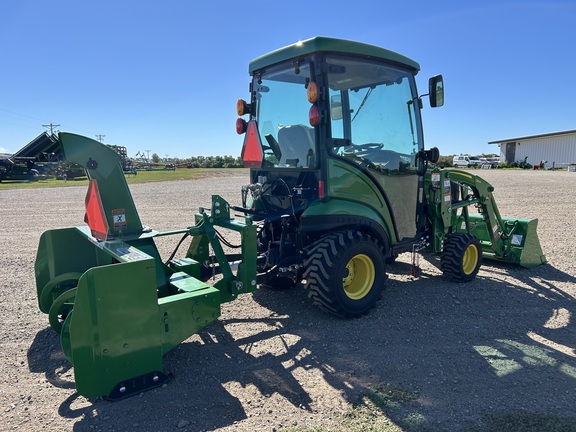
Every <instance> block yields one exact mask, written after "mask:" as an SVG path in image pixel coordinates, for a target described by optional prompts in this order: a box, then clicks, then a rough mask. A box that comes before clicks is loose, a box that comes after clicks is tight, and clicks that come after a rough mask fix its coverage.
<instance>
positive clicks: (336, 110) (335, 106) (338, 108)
mask: <svg viewBox="0 0 576 432" xmlns="http://www.w3.org/2000/svg"><path fill="white" fill-rule="evenodd" d="M330 117H331V118H332V120H342V98H341V97H340V95H335V96H332V97H331V98H330Z"/></svg>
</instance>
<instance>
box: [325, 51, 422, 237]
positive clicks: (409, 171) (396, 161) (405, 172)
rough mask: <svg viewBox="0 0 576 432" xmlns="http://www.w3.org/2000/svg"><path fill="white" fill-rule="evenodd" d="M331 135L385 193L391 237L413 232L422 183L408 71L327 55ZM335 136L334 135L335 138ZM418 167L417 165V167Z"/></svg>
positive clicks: (413, 96) (337, 149)
mask: <svg viewBox="0 0 576 432" xmlns="http://www.w3.org/2000/svg"><path fill="white" fill-rule="evenodd" d="M328 61H329V63H330V62H333V63H334V66H333V67H329V68H328V70H333V71H337V73H334V76H331V75H330V73H329V74H328V81H329V88H330V101H331V109H330V113H331V118H330V122H331V134H332V139H333V141H334V142H342V143H344V144H345V145H342V146H340V147H335V148H334V149H333V152H335V153H336V154H337V155H338V156H340V157H341V158H344V159H347V160H349V161H350V162H352V163H355V164H358V165H359V166H360V167H361V168H362V170H363V171H364V172H366V173H368V174H369V175H370V176H371V178H372V179H373V181H375V182H377V183H378V185H379V186H380V188H381V190H382V191H383V194H384V195H385V196H386V197H387V202H388V203H389V206H390V211H391V213H392V215H393V220H394V224H395V231H396V236H397V241H402V240H403V239H412V238H414V237H415V236H416V234H417V232H418V230H417V228H418V224H419V213H420V209H421V203H422V193H421V188H422V184H423V182H422V181H420V180H421V179H422V177H421V176H420V175H419V170H418V166H417V165H418V162H419V161H418V157H417V156H418V154H419V151H420V149H421V148H422V136H421V127H420V116H419V107H418V106H417V103H414V102H415V101H416V102H417V100H418V99H417V96H416V91H415V85H414V78H413V75H412V73H411V72H409V71H405V70H402V69H398V68H395V67H393V66H389V65H385V64H375V63H374V62H372V61H368V60H358V59H338V58H334V59H328ZM338 139H340V140H338ZM420 171H421V170H420Z"/></svg>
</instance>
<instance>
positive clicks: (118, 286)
mask: <svg viewBox="0 0 576 432" xmlns="http://www.w3.org/2000/svg"><path fill="white" fill-rule="evenodd" d="M59 139H60V142H61V145H62V148H63V152H64V155H65V156H66V158H67V160H69V161H72V162H76V163H78V164H80V165H82V166H83V167H84V168H85V169H86V172H87V175H88V178H89V180H90V186H89V188H88V193H87V196H86V217H85V221H86V223H87V224H88V226H81V227H76V228H65V229H57V230H51V231H47V232H45V233H44V234H43V235H42V236H41V238H40V244H39V247H38V252H37V256H36V263H35V274H36V286H37V293H38V304H39V307H40V310H42V312H45V313H47V314H48V316H49V321H50V325H51V327H52V328H53V329H54V330H56V331H57V332H59V333H60V335H61V344H62V349H63V351H64V354H65V355H66V357H67V358H68V360H69V361H70V362H71V363H72V364H73V365H74V376H75V381H76V388H77V391H78V393H80V394H81V395H83V396H86V397H96V396H104V397H107V398H110V399H119V398H123V397H126V396H129V395H132V394H134V393H138V392H141V391H144V390H147V389H150V388H153V387H156V386H159V385H162V383H163V382H165V381H166V380H167V378H168V376H167V375H166V374H165V373H164V372H163V366H162V356H163V355H164V354H166V353H167V352H168V351H170V350H171V349H173V348H175V347H176V346H177V345H178V344H180V343H181V342H182V341H184V340H185V339H187V338H188V337H190V336H191V335H193V334H194V333H197V332H198V331H200V330H201V329H202V328H203V327H204V326H206V325H207V324H209V323H210V322H212V321H214V320H216V319H217V318H218V317H219V315H220V305H221V304H222V303H224V302H227V301H231V300H233V299H235V298H236V297H237V295H238V294H241V293H247V292H251V291H254V290H255V289H256V226H255V225H252V221H251V219H250V218H249V217H247V218H246V219H245V220H244V221H240V220H236V219H232V218H230V212H229V205H228V203H227V202H226V201H225V200H224V199H223V198H221V197H219V196H217V195H214V196H213V197H212V208H211V213H209V212H208V211H207V210H206V209H203V208H200V211H199V213H197V214H196V215H195V225H194V226H191V227H187V228H183V229H180V230H176V231H170V232H158V231H154V230H152V229H149V228H146V227H143V226H142V224H141V222H140V218H139V216H138V213H137V211H136V207H135V205H134V202H133V200H132V197H131V195H130V191H129V189H128V185H127V183H126V179H125V177H124V174H123V172H122V168H121V165H120V157H119V155H118V154H117V153H116V152H114V151H113V150H111V149H109V148H108V147H107V146H105V145H102V144H100V143H98V142H97V141H94V140H92V139H89V138H86V137H82V136H79V135H73V134H68V133H60V135H59ZM216 226H218V227H222V228H225V229H227V230H231V231H235V232H237V233H239V234H240V238H241V246H242V249H241V253H240V254H237V255H235V256H232V255H226V254H225V253H224V250H223V248H222V245H221V244H220V241H219V239H218V238H219V237H220V234H219V233H218V232H217V231H216V229H215V227H216ZM167 235H183V236H184V237H188V236H189V237H191V238H192V241H191V243H190V246H189V248H188V251H187V254H186V256H185V257H182V258H174V257H170V259H168V260H167V261H166V262H163V261H162V260H161V257H160V254H159V252H158V250H157V248H156V245H155V243H154V238H155V237H159V236H167ZM210 250H212V251H213V252H212V253H210ZM175 253H176V251H175ZM175 253H174V254H173V255H175ZM229 259H235V260H236V261H237V264H238V266H237V270H236V271H235V272H233V269H232V267H231V265H230V262H229V261H228V260H229ZM215 274H221V277H220V278H219V279H218V281H217V282H215V283H214V284H213V285H210V284H208V283H207V282H208V280H210V279H211V278H212V280H214V275H215Z"/></svg>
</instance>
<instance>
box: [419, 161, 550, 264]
mask: <svg viewBox="0 0 576 432" xmlns="http://www.w3.org/2000/svg"><path fill="white" fill-rule="evenodd" d="M430 175H431V182H432V185H433V186H432V190H433V192H432V193H433V194H434V195H435V197H433V200H434V202H436V203H439V204H437V205H436V206H431V207H430V210H431V211H433V212H435V213H436V214H437V217H436V218H435V219H434V220H435V221H436V226H435V229H434V231H435V233H436V235H435V241H436V242H440V241H442V239H443V238H444V233H445V232H446V231H450V232H452V233H469V234H472V235H473V236H475V237H477V238H478V239H479V240H480V243H481V244H482V255H483V257H484V258H486V259H491V260H497V261H502V262H506V263H511V264H518V265H520V266H522V267H526V268H532V267H536V266H538V265H540V264H545V263H546V262H547V261H546V257H545V256H544V253H543V252H542V247H541V246H540V240H539V239H538V233H537V232H536V227H537V225H538V219H521V218H511V217H502V216H500V212H499V211H498V207H497V206H496V200H495V199H494V196H493V194H492V192H493V191H494V188H493V187H492V186H491V185H490V184H489V183H488V182H486V181H485V180H483V179H482V178H481V177H478V176H475V175H473V174H470V173H468V172H465V171H459V170H441V171H440V170H437V171H432V173H431V174H430ZM434 185H435V186H434ZM470 208H476V211H477V213H472V212H470Z"/></svg>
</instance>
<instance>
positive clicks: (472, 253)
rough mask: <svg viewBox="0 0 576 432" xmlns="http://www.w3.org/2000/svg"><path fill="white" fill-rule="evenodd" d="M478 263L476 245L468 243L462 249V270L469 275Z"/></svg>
mask: <svg viewBox="0 0 576 432" xmlns="http://www.w3.org/2000/svg"><path fill="white" fill-rule="evenodd" d="M477 264H478V248H477V247H476V245H473V244H471V245H469V246H468V247H467V248H466V250H465V251H464V257H463V258H462V271H463V272H464V273H465V274H467V275H469V274H472V273H473V272H474V270H475V269H476V265H477Z"/></svg>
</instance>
